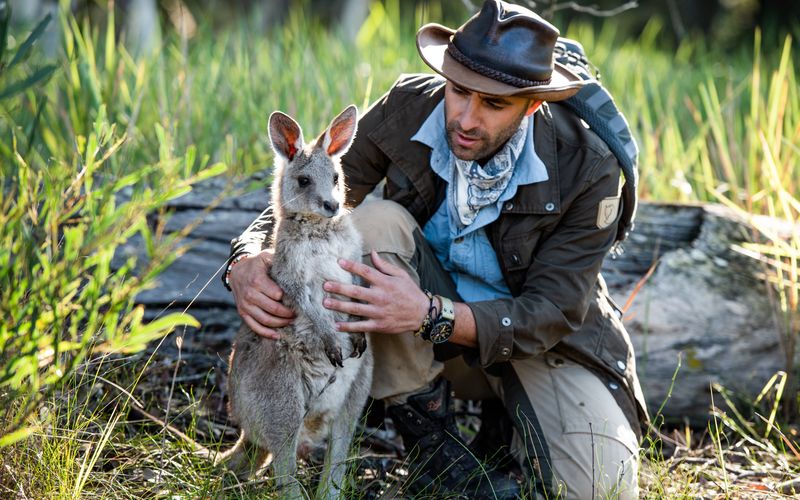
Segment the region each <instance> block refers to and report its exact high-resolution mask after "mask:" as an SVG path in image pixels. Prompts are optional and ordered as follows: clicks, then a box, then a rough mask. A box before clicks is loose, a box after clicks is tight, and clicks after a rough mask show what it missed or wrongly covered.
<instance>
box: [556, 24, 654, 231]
mask: <svg viewBox="0 0 800 500" xmlns="http://www.w3.org/2000/svg"><path fill="white" fill-rule="evenodd" d="M555 54H556V55H555V59H556V61H557V62H559V63H561V64H563V65H564V66H566V67H567V68H569V69H571V70H572V71H573V72H575V73H576V74H577V75H579V76H580V77H581V78H583V79H584V80H586V84H585V85H584V86H583V87H582V88H581V90H580V91H579V92H578V93H577V94H575V95H574V96H572V97H570V98H569V99H566V100H565V101H562V102H563V103H564V104H565V105H566V106H567V107H568V108H569V109H570V110H572V112H574V113H575V114H576V115H577V116H579V117H580V118H581V119H582V120H583V121H585V122H586V123H587V124H588V125H589V128H591V129H592V130H593V131H594V132H595V133H596V134H597V135H598V136H599V137H600V138H601V139H602V140H603V141H604V142H605V143H606V144H607V145H608V148H609V149H610V150H611V152H612V153H614V156H616V157H617V160H618V161H619V164H620V166H621V167H622V173H623V176H624V177H625V184H624V186H623V188H622V215H621V218H620V223H619V228H618V229H617V238H616V242H617V243H620V242H622V241H623V240H624V239H625V237H626V236H627V235H628V233H629V232H630V231H631V230H633V219H634V217H635V215H636V205H637V197H636V189H637V186H638V184H639V172H638V165H639V146H638V145H637V144H636V140H635V139H634V138H633V134H632V133H631V127H630V125H628V120H626V119H625V116H623V114H622V113H621V112H620V110H619V108H617V105H616V104H615V103H614V98H613V97H611V94H609V93H608V90H606V88H605V87H603V86H602V85H601V84H600V81H599V73H597V74H596V76H595V74H593V73H592V71H591V70H590V68H589V66H590V63H589V61H588V59H587V58H586V53H585V52H584V50H583V47H582V46H581V44H580V43H578V42H576V41H575V40H570V39H569V38H561V37H560V38H559V39H558V42H557V43H556V47H555Z"/></svg>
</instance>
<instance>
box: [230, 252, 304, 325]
mask: <svg viewBox="0 0 800 500" xmlns="http://www.w3.org/2000/svg"><path fill="white" fill-rule="evenodd" d="M270 265H272V251H271V250H263V251H262V252H261V253H259V254H257V255H252V256H250V257H246V258H244V259H241V260H240V261H239V262H237V263H236V264H235V265H234V266H233V267H232V268H231V275H230V280H229V281H230V286H231V290H232V291H233V300H234V301H236V310H237V311H238V312H239V315H240V316H241V317H242V319H243V320H244V322H245V323H246V324H247V326H249V327H250V328H251V329H252V330H253V331H254V332H256V333H257V334H258V335H261V336H262V337H265V338H268V339H273V340H277V339H279V338H280V335H279V334H278V332H277V330H275V329H276V328H280V327H283V326H286V325H289V324H290V323H291V322H292V320H293V319H294V311H292V310H291V309H289V308H288V307H286V306H285V305H283V304H282V303H281V299H282V298H283V290H281V288H280V287H279V286H278V284H277V283H275V282H274V281H273V280H272V278H270V277H269V274H267V271H269V268H270Z"/></svg>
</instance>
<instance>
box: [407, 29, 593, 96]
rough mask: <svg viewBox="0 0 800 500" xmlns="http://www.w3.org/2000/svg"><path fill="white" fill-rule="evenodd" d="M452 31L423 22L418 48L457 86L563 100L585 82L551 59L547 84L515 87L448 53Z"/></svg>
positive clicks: (495, 93) (422, 54)
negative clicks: (473, 67)
mask: <svg viewBox="0 0 800 500" xmlns="http://www.w3.org/2000/svg"><path fill="white" fill-rule="evenodd" d="M454 33H455V31H453V30H451V29H450V28H447V27H445V26H442V25H440V24H433V23H432V24H426V25H425V26H423V27H422V28H420V29H419V31H418V32H417V50H418V51H419V55H420V56H421V57H422V60H423V61H424V62H425V64H427V65H428V66H430V67H431V69H433V70H434V71H436V72H437V73H439V74H440V75H442V76H443V77H445V78H447V79H448V80H450V81H452V82H453V83H455V84H457V85H458V86H460V87H464V88H466V89H469V90H472V91H474V92H480V93H481V94H489V95H496V96H504V97H510V96H520V97H531V98H535V99H538V100H542V101H562V100H564V99H568V98H570V97H572V96H573V95H575V94H576V93H577V92H578V91H579V90H580V89H581V87H583V85H584V81H583V80H582V79H581V77H579V76H578V75H576V74H575V73H573V72H572V71H570V70H569V69H567V68H566V67H565V66H562V65H561V64H559V63H554V68H553V74H552V77H551V81H550V83H549V84H547V85H537V86H534V87H514V86H513V85H509V84H507V83H503V82H500V81H497V80H495V79H493V78H489V77H488V76H484V75H481V74H480V73H476V72H475V71H472V70H471V69H469V68H467V67H466V66H464V65H463V64H461V63H459V62H458V61H456V60H455V59H453V58H452V57H451V56H450V54H448V53H447V45H448V43H449V42H450V39H451V37H452V36H453V34H454Z"/></svg>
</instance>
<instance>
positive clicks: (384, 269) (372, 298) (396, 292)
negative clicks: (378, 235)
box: [323, 250, 430, 334]
mask: <svg viewBox="0 0 800 500" xmlns="http://www.w3.org/2000/svg"><path fill="white" fill-rule="evenodd" d="M370 256H371V258H372V264H373V265H374V266H375V267H374V268H373V267H370V266H368V265H366V264H362V263H361V262H353V261H351V260H347V259H339V265H340V266H341V267H342V269H344V270H345V271H348V272H350V273H352V274H355V275H356V276H359V277H361V278H362V279H363V282H364V283H368V284H369V285H370V286H369V287H366V286H359V285H353V284H345V283H339V282H336V281H326V282H325V284H324V285H323V288H324V289H325V291H327V292H331V293H335V294H339V295H343V296H345V297H349V298H350V299H352V300H353V301H352V302H351V301H345V300H338V299H335V298H332V297H327V298H325V299H324V301H323V305H324V306H325V307H327V308H328V309H333V310H335V311H341V312H344V313H348V314H351V315H353V316H360V317H361V318H363V319H361V320H359V321H347V322H341V323H337V324H336V326H337V328H338V329H339V330H340V331H342V332H372V333H390V334H398V333H405V332H410V331H416V330H417V329H418V328H419V326H420V325H421V324H422V320H423V319H424V318H425V316H426V315H427V314H428V306H429V304H430V301H429V299H428V297H427V295H425V292H423V291H422V290H421V289H420V288H419V285H417V284H416V283H415V282H414V280H413V279H412V278H411V276H409V275H408V273H407V272H406V271H405V270H403V269H401V268H399V267H397V266H395V265H394V264H391V263H389V262H387V261H386V260H384V259H382V258H381V257H380V256H379V255H378V252H376V251H375V250H373V251H372V253H371V254H370Z"/></svg>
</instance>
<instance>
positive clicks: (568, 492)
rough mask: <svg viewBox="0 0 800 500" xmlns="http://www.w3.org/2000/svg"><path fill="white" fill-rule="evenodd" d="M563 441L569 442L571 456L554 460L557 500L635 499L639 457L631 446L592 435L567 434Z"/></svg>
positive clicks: (614, 439)
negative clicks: (594, 499) (564, 499)
mask: <svg viewBox="0 0 800 500" xmlns="http://www.w3.org/2000/svg"><path fill="white" fill-rule="evenodd" d="M563 439H564V440H565V441H569V442H571V443H572V446H569V447H570V448H572V449H573V450H574V454H573V455H572V456H569V457H564V458H561V459H556V460H554V463H553V468H554V472H555V474H556V476H557V480H556V488H555V489H556V490H557V491H556V493H557V497H558V498H570V499H572V498H574V499H583V498H587V499H590V498H615V499H635V498H638V495H639V487H638V476H639V457H638V454H637V452H636V450H631V449H630V445H628V444H626V443H623V442H622V441H620V440H619V439H617V438H614V437H611V436H604V435H601V434H592V433H567V434H564V436H563ZM559 490H560V491H559Z"/></svg>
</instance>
